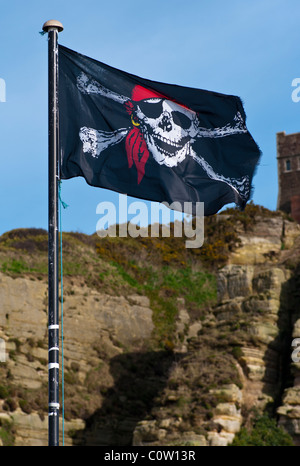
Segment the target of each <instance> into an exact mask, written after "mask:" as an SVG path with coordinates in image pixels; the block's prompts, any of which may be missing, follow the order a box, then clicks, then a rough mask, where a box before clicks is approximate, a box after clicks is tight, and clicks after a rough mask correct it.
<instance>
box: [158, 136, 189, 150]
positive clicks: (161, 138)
mask: <svg viewBox="0 0 300 466" xmlns="http://www.w3.org/2000/svg"><path fill="white" fill-rule="evenodd" d="M153 137H154V139H157V140H159V141H161V142H163V143H164V144H167V145H168V146H171V147H173V148H175V149H181V148H182V147H183V145H184V144H182V143H181V144H180V143H178V142H175V141H171V140H170V139H167V138H164V137H163V136H159V135H158V134H153ZM160 147H161V146H160ZM165 150H167V149H165Z"/></svg>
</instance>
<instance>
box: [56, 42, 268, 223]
mask: <svg viewBox="0 0 300 466" xmlns="http://www.w3.org/2000/svg"><path fill="white" fill-rule="evenodd" d="M245 119H246V116H245V112H244V109H243V105H242V102H241V100H240V98H239V97H236V96H232V95H224V94H220V93H216V92H210V91H206V90H201V89H194V88H189V87H183V86H177V85H172V84H164V83H160V82H155V81H150V80H147V79H143V78H140V77H138V76H134V75H132V74H129V73H126V72H123V71H120V70H117V69H115V68H112V67H110V66H108V65H105V64H103V63H100V62H98V61H96V60H93V59H91V58H89V57H86V56H84V55H81V54H79V53H77V52H74V51H72V50H70V49H68V48H66V47H63V46H59V121H60V152H61V166H60V170H61V172H60V176H61V179H69V178H72V177H76V176H82V177H84V178H85V180H86V181H87V183H88V184H90V185H92V186H98V187H102V188H107V189H111V190H113V191H117V192H119V193H123V194H128V195H129V196H133V197H136V198H141V199H147V200H152V201H158V202H165V203H168V204H169V205H170V204H172V203H173V202H179V203H180V205H181V206H182V210H184V202H192V203H193V205H195V204H196V202H204V214H205V215H211V214H215V213H216V212H218V210H220V209H221V208H222V207H223V206H224V205H225V204H228V203H231V202H235V203H236V204H237V205H238V206H240V207H241V208H244V207H245V205H246V203H247V201H248V200H249V198H250V193H251V183H252V178H253V174H254V171H255V168H256V165H257V163H258V160H259V158H260V150H259V148H258V146H257V145H256V143H255V141H254V140H253V138H252V136H251V135H250V133H249V131H248V130H247V127H246V124H245Z"/></svg>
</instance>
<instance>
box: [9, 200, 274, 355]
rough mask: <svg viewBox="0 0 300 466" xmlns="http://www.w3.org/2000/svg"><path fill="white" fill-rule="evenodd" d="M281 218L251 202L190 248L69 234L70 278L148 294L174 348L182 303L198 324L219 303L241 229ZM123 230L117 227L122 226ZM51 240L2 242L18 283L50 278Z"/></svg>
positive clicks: (22, 233)
mask: <svg viewBox="0 0 300 466" xmlns="http://www.w3.org/2000/svg"><path fill="white" fill-rule="evenodd" d="M274 215H276V216H277V215H280V214H279V213H278V212H271V211H269V210H268V209H265V208H263V207H261V206H256V205H254V204H253V203H249V204H248V205H247V207H246V209H245V211H243V212H241V211H239V210H238V209H227V210H225V211H224V212H223V213H222V214H220V215H213V216H211V217H206V218H205V231H204V237H205V240H204V244H203V246H202V247H201V248H186V246H185V241H186V238H184V237H183V238H178V237H175V236H174V230H173V225H171V228H170V237H159V238H151V237H150V232H149V235H148V237H137V238H131V237H129V236H128V237H127V238H120V237H104V238H100V237H99V236H97V235H96V234H94V235H84V234H81V233H63V268H64V279H65V281H66V283H67V284H68V285H70V287H72V284H79V285H83V284H85V285H87V286H89V287H92V288H95V289H97V290H98V291H100V292H103V293H108V294H113V295H124V296H126V295H128V294H133V293H138V294H144V295H146V296H148V298H149V300H150V304H151V308H152V310H153V315H154V323H155V330H156V334H155V340H156V342H157V343H158V344H159V346H160V347H164V345H167V346H170V347H172V344H173V343H172V340H173V333H174V329H175V320H176V316H177V313H178V298H184V300H185V305H186V308H187V310H188V312H189V313H190V316H191V318H192V319H193V318H198V319H199V318H200V319H201V318H203V315H204V314H205V312H206V310H207V308H208V307H209V306H211V305H213V304H215V302H216V297H217V291H216V279H215V271H216V270H217V269H218V268H219V267H221V266H223V265H225V264H226V262H227V259H228V256H229V254H230V253H231V252H232V251H233V250H234V249H235V248H236V247H238V245H239V237H238V231H239V230H241V229H242V230H243V231H245V230H249V229H251V228H252V227H253V225H254V224H255V222H256V219H257V218H258V217H261V216H267V217H269V216H274ZM117 230H118V228H117ZM47 251H48V237H47V232H46V231H45V230H42V229H35V228H31V229H17V230H12V231H10V232H7V233H4V234H3V235H2V236H1V237H0V271H2V272H3V273H5V274H8V275H10V276H11V277H13V278H16V277H21V276H27V277H29V278H30V279H32V280H36V279H37V280H44V281H46V280H47V277H48V275H47V274H48V256H47Z"/></svg>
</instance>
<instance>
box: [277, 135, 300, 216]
mask: <svg viewBox="0 0 300 466" xmlns="http://www.w3.org/2000/svg"><path fill="white" fill-rule="evenodd" d="M277 167H278V182H279V189H278V201H277V209H278V210H282V211H284V212H287V213H288V214H290V215H291V217H293V219H294V220H296V221H297V222H298V223H300V133H293V134H285V132H284V131H283V132H280V133H277Z"/></svg>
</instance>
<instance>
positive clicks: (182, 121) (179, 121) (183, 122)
mask: <svg viewBox="0 0 300 466" xmlns="http://www.w3.org/2000/svg"><path fill="white" fill-rule="evenodd" d="M172 117H173V121H174V123H175V124H176V125H178V126H181V128H182V129H189V128H190V126H191V124H192V120H190V118H189V117H187V116H186V115H184V114H183V113H181V112H176V111H175V112H172Z"/></svg>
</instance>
